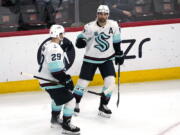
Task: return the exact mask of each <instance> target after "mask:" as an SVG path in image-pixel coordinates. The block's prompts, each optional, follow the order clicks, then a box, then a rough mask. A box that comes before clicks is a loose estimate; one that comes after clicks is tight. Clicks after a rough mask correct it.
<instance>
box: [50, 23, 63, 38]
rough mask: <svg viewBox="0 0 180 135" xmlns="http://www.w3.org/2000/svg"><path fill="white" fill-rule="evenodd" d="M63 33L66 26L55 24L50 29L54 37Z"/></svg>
mask: <svg viewBox="0 0 180 135" xmlns="http://www.w3.org/2000/svg"><path fill="white" fill-rule="evenodd" d="M61 33H64V27H63V26H62V25H58V24H54V25H52V26H51V28H50V30H49V34H50V37H53V38H58V37H59V34H61Z"/></svg>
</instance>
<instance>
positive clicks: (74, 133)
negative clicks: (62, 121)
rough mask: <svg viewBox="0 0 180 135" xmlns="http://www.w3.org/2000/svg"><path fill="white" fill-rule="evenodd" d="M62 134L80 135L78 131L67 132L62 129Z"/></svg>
mask: <svg viewBox="0 0 180 135" xmlns="http://www.w3.org/2000/svg"><path fill="white" fill-rule="evenodd" d="M62 134H65V135H80V131H79V132H71V131H67V130H64V129H63V131H62Z"/></svg>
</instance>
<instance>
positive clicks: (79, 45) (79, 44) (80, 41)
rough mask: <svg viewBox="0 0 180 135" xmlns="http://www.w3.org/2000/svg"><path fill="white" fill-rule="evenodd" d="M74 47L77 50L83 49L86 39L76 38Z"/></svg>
mask: <svg viewBox="0 0 180 135" xmlns="http://www.w3.org/2000/svg"><path fill="white" fill-rule="evenodd" d="M76 47H77V48H85V47H86V39H85V38H78V39H77V40H76Z"/></svg>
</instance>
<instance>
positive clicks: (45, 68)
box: [39, 41, 65, 83]
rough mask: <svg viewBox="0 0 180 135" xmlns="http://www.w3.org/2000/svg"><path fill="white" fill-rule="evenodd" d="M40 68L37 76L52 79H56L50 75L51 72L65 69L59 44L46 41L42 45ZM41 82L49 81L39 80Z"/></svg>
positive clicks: (62, 52)
mask: <svg viewBox="0 0 180 135" xmlns="http://www.w3.org/2000/svg"><path fill="white" fill-rule="evenodd" d="M41 53H42V59H43V60H42V70H41V71H40V72H39V76H42V77H43V78H47V79H50V80H53V81H57V82H58V80H56V79H55V78H54V77H53V76H52V75H51V73H52V72H59V71H62V70H65V64H64V51H63V50H62V48H61V46H60V45H59V44H57V43H54V42H51V41H49V42H47V43H46V44H44V45H43V47H42V52H41ZM40 82H41V83H49V82H47V81H43V80H41V81H40Z"/></svg>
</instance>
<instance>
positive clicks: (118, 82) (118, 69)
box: [117, 64, 120, 107]
mask: <svg viewBox="0 0 180 135" xmlns="http://www.w3.org/2000/svg"><path fill="white" fill-rule="evenodd" d="M119 88H120V64H118V99H117V107H118V106H119V101H120V92H119V91H120V89H119Z"/></svg>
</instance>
